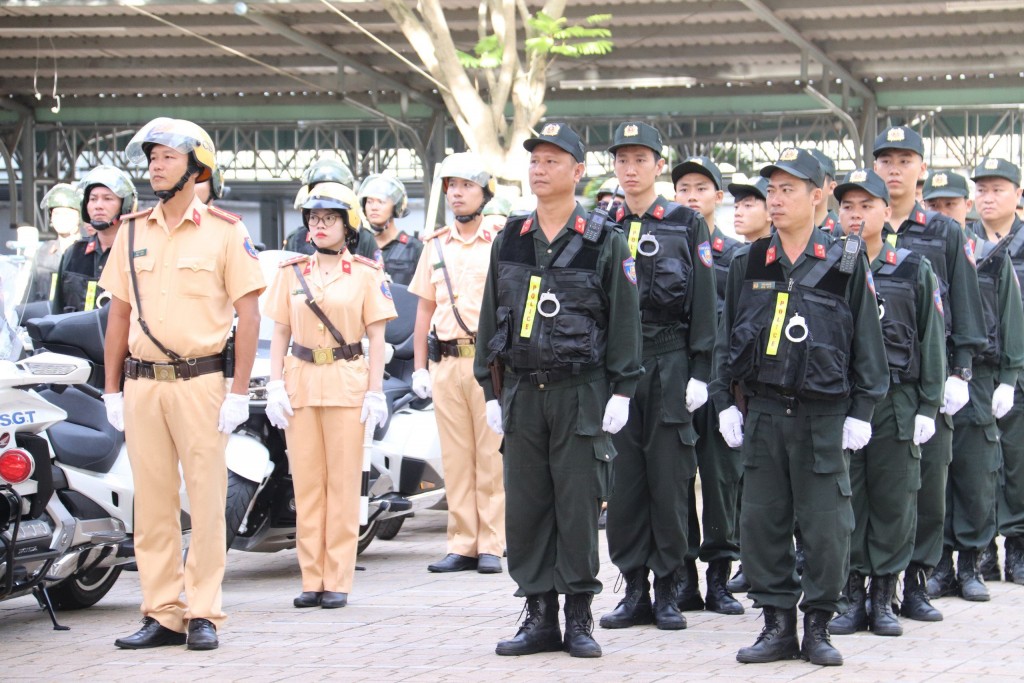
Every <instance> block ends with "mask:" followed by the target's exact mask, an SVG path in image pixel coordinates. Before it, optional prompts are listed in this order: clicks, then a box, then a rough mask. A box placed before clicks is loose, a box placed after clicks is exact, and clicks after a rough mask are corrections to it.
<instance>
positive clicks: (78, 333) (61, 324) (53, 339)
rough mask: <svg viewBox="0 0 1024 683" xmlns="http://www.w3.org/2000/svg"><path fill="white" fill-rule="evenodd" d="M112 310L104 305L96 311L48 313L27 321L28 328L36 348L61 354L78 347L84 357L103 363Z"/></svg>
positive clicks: (26, 326)
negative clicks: (105, 338)
mask: <svg viewBox="0 0 1024 683" xmlns="http://www.w3.org/2000/svg"><path fill="white" fill-rule="evenodd" d="M109 310H110V307H109V306H103V307H102V308H98V309H94V310H92V311H80V312H78V313H61V314H58V315H47V316H44V317H42V318H35V319H33V320H29V321H27V322H26V323H25V328H26V329H27V330H28V333H29V336H31V337H32V341H33V343H34V344H35V346H36V348H39V347H44V348H50V349H51V350H54V351H59V352H60V353H67V352H68V351H69V350H74V349H77V350H79V351H80V352H81V356H82V357H84V358H86V359H87V360H89V361H92V362H93V363H95V364H98V365H103V337H104V332H105V330H106V329H107V314H108V312H109ZM74 355H79V354H74Z"/></svg>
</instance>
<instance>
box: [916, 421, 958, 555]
mask: <svg viewBox="0 0 1024 683" xmlns="http://www.w3.org/2000/svg"><path fill="white" fill-rule="evenodd" d="M964 410H966V408H964ZM951 422H952V421H951V420H950V419H949V417H948V416H946V415H943V414H942V413H939V414H938V415H936V416H935V436H933V437H932V438H930V439H928V441H926V442H924V443H923V444H921V488H920V489H918V491H917V533H916V534H914V553H913V555H912V556H911V558H910V561H911V562H913V563H914V564H919V565H922V566H924V567H928V568H929V569H931V568H933V567H934V566H935V565H937V564H938V563H939V558H940V557H942V527H943V524H944V522H945V518H946V477H947V475H948V474H949V461H950V460H952V459H953V426H952V424H951Z"/></svg>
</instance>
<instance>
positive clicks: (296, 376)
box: [264, 182, 397, 609]
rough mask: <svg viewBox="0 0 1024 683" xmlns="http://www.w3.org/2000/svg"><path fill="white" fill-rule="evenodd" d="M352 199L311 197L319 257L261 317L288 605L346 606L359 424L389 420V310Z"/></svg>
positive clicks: (297, 270)
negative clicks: (280, 483)
mask: <svg viewBox="0 0 1024 683" xmlns="http://www.w3.org/2000/svg"><path fill="white" fill-rule="evenodd" d="M357 201H358V200H357V199H356V196H355V193H354V192H352V190H351V189H349V188H348V187H346V186H344V185H341V184H340V183H331V182H327V183H320V184H319V185H317V186H316V187H315V188H313V190H311V191H310V193H309V196H308V197H307V198H306V202H305V203H304V204H303V209H302V218H303V223H304V224H305V225H306V226H307V227H308V228H309V234H310V236H311V238H312V239H311V243H312V244H313V246H314V248H315V249H316V253H314V254H313V255H312V256H300V257H297V258H294V259H291V260H289V261H285V262H284V263H282V264H281V269H280V270H279V271H278V273H277V277H276V278H275V279H274V283H273V285H272V286H271V288H270V292H269V293H268V295H267V303H266V306H265V311H264V312H265V313H266V315H267V317H269V318H271V319H273V320H274V333H273V337H272V338H271V345H270V364H271V365H270V377H271V381H270V382H269V383H268V384H267V418H268V419H269V420H270V422H271V423H272V424H273V425H274V426H276V427H279V428H281V429H284V430H285V434H286V438H287V441H288V460H289V463H290V465H291V473H292V483H293V486H294V490H295V509H296V513H297V522H298V544H297V546H298V555H299V567H300V568H301V570H302V593H301V594H300V595H299V596H298V597H296V598H295V600H294V601H293V604H294V605H295V606H296V607H316V606H317V605H319V606H320V607H322V608H324V609H333V608H337V607H344V606H345V605H346V604H348V594H349V592H350V591H351V590H352V575H353V574H354V573H355V568H356V546H357V542H358V540H359V485H360V479H361V472H362V466H363V449H362V446H363V427H362V426H361V425H362V424H366V423H367V422H368V421H369V423H370V424H379V425H382V426H383V424H384V423H385V422H386V421H387V418H388V408H387V403H386V401H385V398H384V394H383V393H382V390H381V387H382V383H383V379H384V326H385V324H386V323H387V321H388V320H393V319H394V318H395V317H396V316H397V313H396V312H395V305H394V302H393V301H392V299H391V290H390V289H389V288H388V284H387V281H386V280H385V278H384V272H383V271H382V270H381V267H380V265H379V264H378V263H377V262H376V261H374V260H372V259H368V258H365V257H363V256H359V255H353V254H351V253H350V252H349V251H348V249H347V248H346V243H345V238H346V233H348V232H350V231H356V230H359V211H358V209H357V208H356V206H357ZM364 333H365V334H366V336H367V337H368V338H369V341H370V347H369V349H370V351H369V359H368V362H367V361H366V359H364V357H363V355H362V354H363V350H362V345H361V343H360V341H361V340H362V338H363V334H364ZM289 341H291V353H290V354H289V355H287V356H286V355H285V353H286V352H287V351H288V344H289Z"/></svg>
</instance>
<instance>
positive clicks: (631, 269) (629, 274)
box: [622, 256, 636, 285]
mask: <svg viewBox="0 0 1024 683" xmlns="http://www.w3.org/2000/svg"><path fill="white" fill-rule="evenodd" d="M622 272H623V273H625V274H626V279H627V280H629V281H630V282H631V283H633V284H634V285H635V284H636V261H634V260H633V257H632V256H630V257H629V258H627V259H624V260H623V261H622Z"/></svg>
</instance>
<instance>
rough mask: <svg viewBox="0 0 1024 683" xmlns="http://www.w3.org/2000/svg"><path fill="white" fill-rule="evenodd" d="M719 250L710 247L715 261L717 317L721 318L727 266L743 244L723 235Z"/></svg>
mask: <svg viewBox="0 0 1024 683" xmlns="http://www.w3.org/2000/svg"><path fill="white" fill-rule="evenodd" d="M722 240H723V242H724V243H723V245H722V250H721V251H716V250H715V249H714V247H712V249H711V256H712V258H714V261H715V289H716V290H717V292H718V304H717V306H718V317H719V319H721V317H722V311H723V310H724V309H725V284H726V283H727V282H728V281H729V266H730V265H732V260H733V259H734V258H736V252H737V251H739V248H740V247H742V246H743V242H740V241H739V240H734V239H732V238H730V237H723V238H722Z"/></svg>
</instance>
